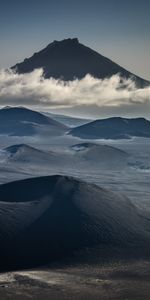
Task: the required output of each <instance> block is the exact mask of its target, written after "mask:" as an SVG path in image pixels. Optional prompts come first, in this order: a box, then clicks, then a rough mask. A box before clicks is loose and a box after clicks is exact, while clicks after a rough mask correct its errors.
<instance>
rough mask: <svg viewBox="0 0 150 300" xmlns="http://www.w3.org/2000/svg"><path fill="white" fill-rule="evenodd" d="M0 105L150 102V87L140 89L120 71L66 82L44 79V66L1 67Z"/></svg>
mask: <svg viewBox="0 0 150 300" xmlns="http://www.w3.org/2000/svg"><path fill="white" fill-rule="evenodd" d="M0 105H27V106H30V105H32V106H34V105H35V106H41V107H49V108H51V107H71V106H80V105H81V106H83V105H85V106H92V105H94V106H95V105H96V106H98V107H102V108H104V107H105V108H107V107H108V108H109V109H110V108H111V107H112V109H114V108H115V107H116V108H118V107H124V106H128V107H131V109H132V108H133V107H135V109H136V105H138V106H139V105H140V106H143V105H146V106H147V105H148V106H150V87H145V88H143V89H138V88H137V87H136V86H135V83H134V81H133V80H132V79H123V80H120V76H119V75H114V76H112V77H111V78H109V79H108V78H107V79H103V80H101V79H97V78H94V77H92V76H91V75H86V76H85V77H84V78H83V79H81V80H78V79H75V80H73V81H69V82H64V81H62V80H56V79H54V78H50V79H44V77H43V70H42V69H36V70H34V71H33V72H31V73H28V74H17V73H14V72H13V71H12V70H1V71H0Z"/></svg>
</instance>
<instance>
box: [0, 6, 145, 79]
mask: <svg viewBox="0 0 150 300" xmlns="http://www.w3.org/2000/svg"><path fill="white" fill-rule="evenodd" d="M0 4H1V5H0V37H1V42H0V68H3V67H9V66H11V65H13V64H15V63H16V62H19V61H21V60H22V59H24V58H25V57H28V56H31V55H32V54H33V52H36V51H38V50H40V49H41V48H43V47H44V46H46V45H47V44H49V43H50V42H51V41H53V40H61V39H64V38H67V37H78V38H79V40H80V42H82V43H83V44H86V45H88V46H90V47H91V48H93V49H95V50H97V51H98V52H100V53H101V54H103V55H105V56H107V57H109V58H111V59H112V60H114V61H115V62H117V63H119V64H120V65H122V66H124V67H125V68H127V69H128V70H130V71H132V72H134V73H135V74H137V75H140V76H141V77H144V78H147V79H149V80H150V72H149V70H150V34H149V33H150V32H149V31H150V17H149V15H150V1H148V0H143V1H139V0H136V1H135V0H132V1H131V0H130V1H129V0H127V1H122V0H120V1H119V0H116V1H115V0H111V1H106V0H105V1H103V0H98V1H97V0H93V1H88V0H86V1H85V0H80V1H78V0H76V1H72V0H70V1H68V0H61V1H56V0H55V1H51V0H49V1H48V0H43V1H39V0H36V1H35V0H30V1H28V0H26V1H22V0H19V1H18V0H13V1H10V0H9V1H8V0H5V1H4V0H1V1H0Z"/></svg>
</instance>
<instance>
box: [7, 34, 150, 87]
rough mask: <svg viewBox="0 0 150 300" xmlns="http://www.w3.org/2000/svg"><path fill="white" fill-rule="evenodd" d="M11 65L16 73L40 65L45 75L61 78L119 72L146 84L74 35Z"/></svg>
mask: <svg viewBox="0 0 150 300" xmlns="http://www.w3.org/2000/svg"><path fill="white" fill-rule="evenodd" d="M12 68H13V69H15V70H16V71H17V72H19V73H28V72H31V71H33V70H34V69H37V68H43V69H44V75H45V77H46V78H50V77H54V78H62V79H64V80H73V79H74V78H79V79H81V78H83V77H84V76H85V75H86V74H91V75H92V76H94V77H97V78H101V79H103V78H106V77H111V76H112V75H114V74H118V73H119V74H120V75H121V76H122V77H125V78H129V77H132V78H133V79H134V80H135V82H136V84H137V85H138V86H140V87H143V86H145V85H148V84H150V82H148V81H146V80H144V79H142V78H140V77H138V76H136V75H134V74H132V73H131V72H129V71H127V70H125V69H124V68H122V67H121V66H119V65H118V64H116V63H114V62H113V61H111V60H110V59H108V58H106V57H104V56H103V55H101V54H99V53H98V52H96V51H94V50H92V49H91V48H89V47H87V46H84V45H83V44H81V43H80V42H79V41H78V39H77V38H72V39H71V38H69V39H65V40H62V41H54V42H52V43H50V44H49V45H48V46H47V47H46V48H44V49H43V50H41V51H39V52H37V53H34V55H33V56H31V57H30V58H26V59H25V60H24V61H23V62H21V63H17V64H16V65H15V66H13V67H12Z"/></svg>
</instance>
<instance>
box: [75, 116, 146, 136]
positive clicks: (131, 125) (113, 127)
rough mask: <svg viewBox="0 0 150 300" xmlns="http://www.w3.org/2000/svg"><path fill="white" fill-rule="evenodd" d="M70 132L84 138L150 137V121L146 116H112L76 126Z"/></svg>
mask: <svg viewBox="0 0 150 300" xmlns="http://www.w3.org/2000/svg"><path fill="white" fill-rule="evenodd" d="M70 134H71V135H74V136H77V137H80V138H83V139H129V138H131V137H134V136H135V137H147V138H150V121H148V120H146V119H145V118H133V119H128V118H121V117H112V118H108V119H100V120H96V121H93V122H90V123H87V124H84V125H81V126H78V127H75V128H73V129H72V130H70Z"/></svg>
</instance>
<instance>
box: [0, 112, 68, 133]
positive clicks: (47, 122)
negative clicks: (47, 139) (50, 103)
mask: <svg viewBox="0 0 150 300" xmlns="http://www.w3.org/2000/svg"><path fill="white" fill-rule="evenodd" d="M44 128H45V129H46V128H47V129H49V131H50V129H51V132H52V131H60V132H65V131H66V130H67V127H66V126H65V125H63V124H61V123H60V122H58V121H55V120H53V119H52V118H49V117H47V116H45V115H43V114H41V113H39V112H37V111H33V110H30V109H27V108H25V107H4V108H2V109H0V134H9V135H18V136H24V135H34V134H37V133H38V131H41V130H44Z"/></svg>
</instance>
